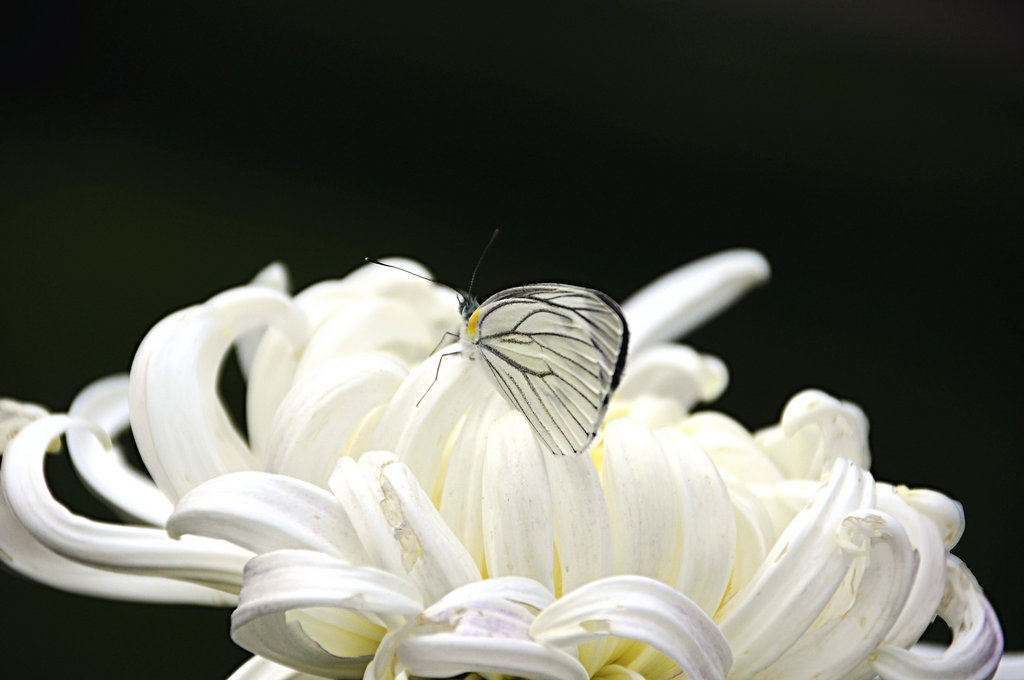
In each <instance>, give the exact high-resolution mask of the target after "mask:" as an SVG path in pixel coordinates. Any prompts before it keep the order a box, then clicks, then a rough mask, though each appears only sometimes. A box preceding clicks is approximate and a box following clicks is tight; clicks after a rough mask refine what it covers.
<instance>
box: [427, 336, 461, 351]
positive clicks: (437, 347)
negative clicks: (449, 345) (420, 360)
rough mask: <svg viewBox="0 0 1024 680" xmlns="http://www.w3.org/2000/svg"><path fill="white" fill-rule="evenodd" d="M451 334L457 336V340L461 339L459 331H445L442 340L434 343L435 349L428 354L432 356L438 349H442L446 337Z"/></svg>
mask: <svg viewBox="0 0 1024 680" xmlns="http://www.w3.org/2000/svg"><path fill="white" fill-rule="evenodd" d="M449 336H451V337H453V338H455V339H456V340H458V339H459V334H458V333H452V332H451V331H445V332H444V335H442V336H441V340H440V342H438V343H437V344H436V345H434V349H432V350H430V354H428V355H427V356H430V355H431V354H433V353H434V352H436V351H437V350H439V349H441V345H443V344H444V341H445V338H447V337H449Z"/></svg>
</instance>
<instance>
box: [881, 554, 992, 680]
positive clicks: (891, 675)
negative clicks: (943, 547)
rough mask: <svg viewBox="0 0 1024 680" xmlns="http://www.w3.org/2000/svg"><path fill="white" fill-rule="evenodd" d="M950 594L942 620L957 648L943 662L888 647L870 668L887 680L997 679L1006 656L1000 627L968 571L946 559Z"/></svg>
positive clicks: (944, 602)
mask: <svg viewBox="0 0 1024 680" xmlns="http://www.w3.org/2000/svg"><path fill="white" fill-rule="evenodd" d="M946 569H947V572H946V592H945V594H944V595H943V598H942V607H941V608H940V609H939V616H941V617H942V620H943V621H945V622H946V625H948V626H949V629H950V631H952V633H953V642H952V643H951V644H950V645H949V648H948V649H947V650H946V651H945V652H944V653H943V654H942V655H940V656H938V657H931V656H926V655H921V654H916V653H915V652H913V651H907V650H905V649H900V648H899V647H894V646H892V645H883V646H881V647H880V648H879V649H878V651H877V652H876V653H875V656H874V659H873V660H872V662H871V667H872V669H874V671H875V672H876V673H878V674H879V675H881V676H882V677H883V678H885V679H886V680H983V679H985V678H990V677H992V674H993V673H994V672H995V670H996V666H997V665H998V663H999V657H1000V655H1001V654H1002V652H1003V633H1002V630H1000V628H999V621H998V620H997V619H996V614H995V612H994V611H993V610H992V605H990V604H989V603H988V600H986V599H985V596H984V595H982V593H981V588H979V587H978V583H977V582H976V581H975V580H974V576H973V575H971V572H970V571H968V569H967V567H966V565H964V563H963V562H961V561H960V560H958V559H957V558H956V557H954V556H952V555H949V556H947V566H946Z"/></svg>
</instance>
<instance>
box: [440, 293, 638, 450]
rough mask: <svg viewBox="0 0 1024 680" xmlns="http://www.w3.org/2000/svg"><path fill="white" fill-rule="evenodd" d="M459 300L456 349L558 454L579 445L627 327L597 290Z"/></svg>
mask: <svg viewBox="0 0 1024 680" xmlns="http://www.w3.org/2000/svg"><path fill="white" fill-rule="evenodd" d="M460 297H462V302H461V310H460V311H461V312H462V317H463V320H464V321H465V325H464V326H463V328H462V333H461V334H460V336H459V339H460V342H461V344H462V347H463V354H464V355H466V356H468V357H469V358H470V359H479V360H480V361H481V362H482V363H483V364H484V365H485V366H486V367H487V369H488V371H489V372H490V374H491V377H492V378H493V379H494V383H495V384H496V385H497V387H498V389H499V391H500V392H501V393H502V394H503V395H504V397H505V399H506V400H508V402H509V403H510V404H511V405H512V406H513V407H514V408H515V409H516V410H518V411H519V412H520V413H522V414H523V415H524V416H525V417H526V420H527V421H528V422H529V423H530V425H531V426H532V427H533V429H534V431H535V432H536V433H537V435H538V436H539V437H540V439H541V441H543V442H544V444H545V445H546V446H547V447H548V449H550V450H551V452H552V453H554V454H558V455H567V454H579V453H582V452H583V451H585V450H586V449H587V447H588V446H589V445H590V443H591V442H592V441H593V440H594V437H595V436H597V432H598V430H599V429H600V427H601V423H602V422H603V420H604V415H605V412H606V411H607V410H608V401H609V399H611V395H612V393H613V392H614V391H615V388H616V387H617V386H618V384H619V380H620V379H621V377H622V370H623V368H624V366H625V364H626V352H627V348H628V345H629V327H628V326H627V324H626V317H625V316H624V315H623V313H622V309H621V308H620V307H619V305H618V304H617V303H616V302H615V301H614V300H612V299H611V298H610V297H608V296H607V295H606V294H604V293H602V292H601V291H598V290H593V289H590V288H582V287H580V286H571V285H568V284H564V283H538V284H533V285H528V286H518V287H515V288H508V289H505V290H503V291H500V292H498V293H495V294H494V295H492V296H491V297H489V298H487V299H486V300H484V302H483V303H482V304H481V303H477V302H476V300H474V299H473V298H472V297H470V296H469V295H465V296H460Z"/></svg>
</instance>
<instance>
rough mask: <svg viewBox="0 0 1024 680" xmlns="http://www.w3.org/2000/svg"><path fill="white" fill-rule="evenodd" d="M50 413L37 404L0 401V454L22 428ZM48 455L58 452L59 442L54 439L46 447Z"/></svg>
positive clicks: (9, 400) (7, 400)
mask: <svg viewBox="0 0 1024 680" xmlns="http://www.w3.org/2000/svg"><path fill="white" fill-rule="evenodd" d="M48 415H50V412H49V411H47V410H46V409H45V408H43V407H42V406H40V405H39V404H30V403H28V402H25V401H18V400H16V399H0V454H2V453H3V452H4V449H5V448H6V447H7V443H8V442H9V441H11V440H12V439H14V438H15V437H16V436H17V435H18V433H19V432H21V430H22V428H23V427H25V426H26V425H28V424H29V423H31V422H35V421H36V420H39V419H40V418H45V417H46V416H48ZM46 450H47V452H48V453H57V452H58V451H60V440H59V439H55V440H54V441H52V442H50V446H49V447H47V449H46Z"/></svg>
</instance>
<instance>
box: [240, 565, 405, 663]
mask: <svg viewBox="0 0 1024 680" xmlns="http://www.w3.org/2000/svg"><path fill="white" fill-rule="evenodd" d="M421 606H422V605H421V603H420V600H419V594H418V593H417V592H416V589H415V588H414V587H413V586H412V585H411V584H410V583H409V582H408V581H406V580H405V579H403V578H401V577H398V576H395V575H393V574H389V573H387V572H384V571H380V570H379V569H373V568H370V567H353V566H350V565H348V564H345V563H344V562H342V561H341V560H339V559H337V558H335V557H332V556H330V555H325V554H323V553H319V552H315V551H308V550H279V551H275V552H271V553H266V554H264V555H259V556H257V557H254V558H253V559H252V560H251V561H250V562H249V564H248V565H246V568H245V582H244V584H243V586H242V590H241V592H240V593H239V604H238V608H236V609H235V611H234V612H233V613H232V615H231V637H232V639H233V640H234V641H235V642H237V643H238V644H239V645H241V646H242V647H244V648H246V649H248V650H249V651H251V652H254V653H256V654H259V655H260V656H262V657H265V658H267V659H270V660H271V661H274V662H276V663H280V664H283V665H286V666H289V667H291V668H295V669H297V670H301V671H303V672H306V673H312V674H314V675H323V676H329V677H346V678H353V677H361V676H362V673H363V670H364V669H365V668H366V664H367V663H369V660H370V658H371V657H372V655H373V652H374V650H375V649H376V646H377V643H378V641H379V639H380V637H381V636H383V634H384V630H383V629H382V628H381V627H380V626H379V625H378V623H377V622H376V621H379V620H384V621H386V620H393V619H394V617H397V616H411V615H414V614H416V613H417V612H419V611H420V608H421ZM335 610H337V611H335ZM368 615H369V616H373V615H377V616H373V618H374V619H376V620H370V619H369V618H367V616H368ZM379 617H383V619H381V618H379Z"/></svg>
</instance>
